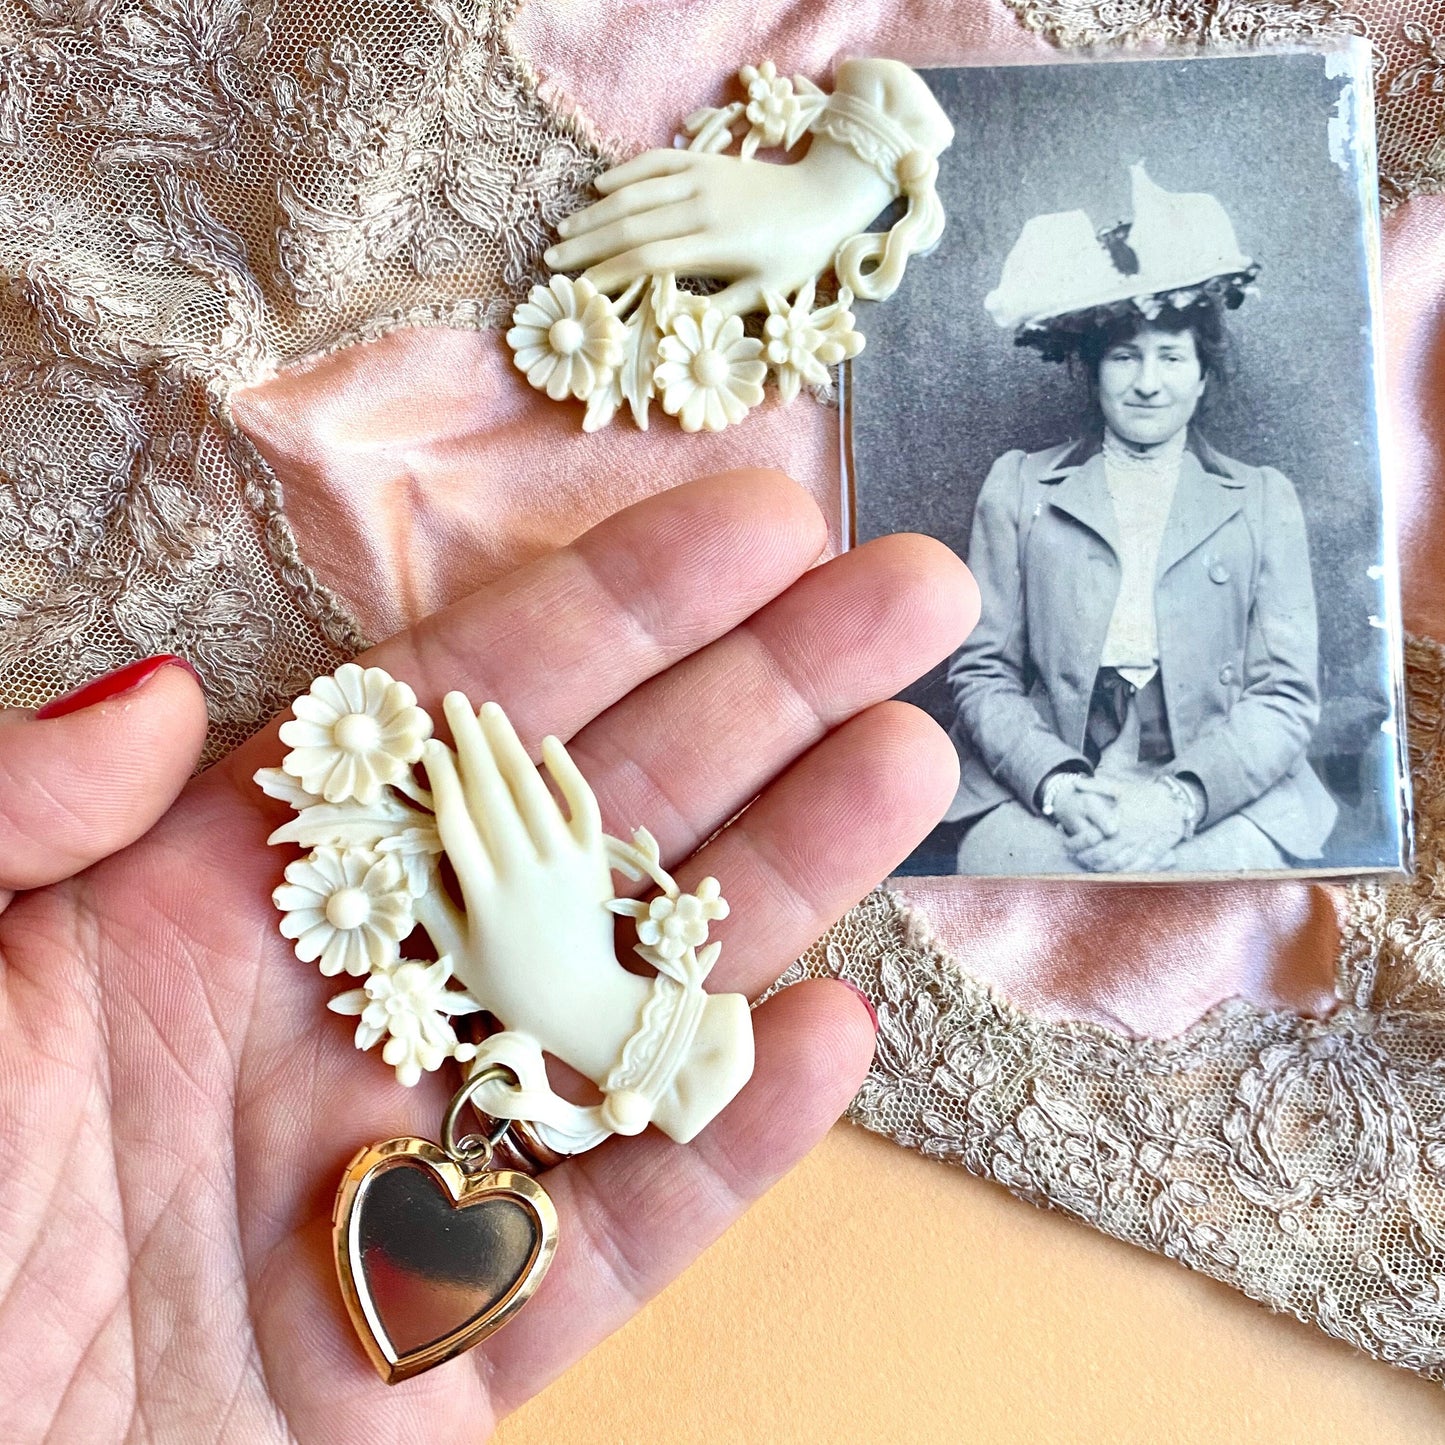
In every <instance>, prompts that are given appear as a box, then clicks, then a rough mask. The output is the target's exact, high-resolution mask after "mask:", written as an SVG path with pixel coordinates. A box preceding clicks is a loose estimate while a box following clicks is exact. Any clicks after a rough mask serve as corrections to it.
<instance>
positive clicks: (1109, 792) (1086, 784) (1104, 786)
mask: <svg viewBox="0 0 1445 1445" xmlns="http://www.w3.org/2000/svg"><path fill="white" fill-rule="evenodd" d="M1075 777H1076V778H1077V781H1076V782H1075V784H1074V787H1075V788H1077V789H1078V790H1079V792H1081V793H1093V794H1095V795H1096V796H1098V797H1101V798H1113V799H1115V800H1116V801H1117V799H1118V797H1119V793H1120V787H1119V784H1118V783H1116V782H1113V781H1111V780H1110V779H1108V778H1101V777H1099V776H1097V775H1096V774H1089V773H1077V774H1075Z"/></svg>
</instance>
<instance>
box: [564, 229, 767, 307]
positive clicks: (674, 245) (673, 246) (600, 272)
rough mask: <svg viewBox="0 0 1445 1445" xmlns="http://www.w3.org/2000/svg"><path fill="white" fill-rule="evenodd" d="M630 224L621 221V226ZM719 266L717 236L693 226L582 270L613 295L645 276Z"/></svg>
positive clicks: (705, 270)
mask: <svg viewBox="0 0 1445 1445" xmlns="http://www.w3.org/2000/svg"><path fill="white" fill-rule="evenodd" d="M649 219H650V218H649ZM628 224H630V223H629V222H627V221H619V222H618V225H619V226H626V225H628ZM567 244H568V245H571V244H572V243H571V242H570V241H569V242H568V243H567ZM579 244H580V243H579ZM715 269H717V270H719V271H720V270H721V268H720V267H719V262H718V258H717V255H716V251H715V241H714V239H713V238H709V237H707V236H705V235H703V234H702V233H701V232H698V231H695V230H693V229H692V228H691V227H690V226H689V227H687V228H685V229H681V230H679V231H678V233H677V234H676V235H673V236H667V237H658V238H657V239H648V240H645V241H643V242H642V244H641V245H637V246H633V247H632V248H631V249H630V250H626V251H621V252H619V253H617V254H615V255H609V256H608V257H607V258H606V259H605V260H602V261H599V262H598V263H597V264H596V265H595V266H589V267H588V268H587V270H585V271H584V272H583V273H582V274H583V275H584V276H585V277H586V278H587V279H588V280H589V281H590V282H591V283H592V284H593V285H594V286H595V287H596V288H597V289H598V290H599V291H601V292H603V293H604V294H605V295H608V296H611V295H612V294H613V293H614V292H616V291H620V290H622V288H623V287H624V286H630V285H631V284H632V282H634V281H636V280H637V279H638V278H639V277H641V276H656V275H659V274H660V273H662V272H665V271H667V272H671V273H672V274H673V275H675V276H700V275H704V274H708V275H711V274H712V273H713V272H714V270H715ZM737 269H739V270H741V269H744V268H742V267H739V268H737Z"/></svg>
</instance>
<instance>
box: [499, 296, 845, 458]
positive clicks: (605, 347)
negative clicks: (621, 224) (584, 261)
mask: <svg viewBox="0 0 1445 1445" xmlns="http://www.w3.org/2000/svg"><path fill="white" fill-rule="evenodd" d="M815 290H816V283H815V282H811V281H810V282H809V283H808V284H807V285H805V286H803V287H802V288H801V289H800V290H799V291H798V293H797V294H796V295H795V296H794V297H793V298H792V300H791V301H790V300H788V298H787V297H785V296H782V295H779V294H778V293H777V292H771V293H769V295H768V297H767V304H768V316H767V319H766V320H765V321H764V323H763V328H762V329H763V335H762V336H761V337H758V336H752V335H749V334H747V331H746V330H745V328H744V325H743V320H742V318H741V317H739V316H732V315H728V314H726V313H724V312H723V311H721V310H719V309H718V308H716V307H714V306H712V305H711V304H710V303H709V302H708V300H707V298H706V297H703V296H694V295H691V294H688V293H686V292H681V291H679V290H678V289H677V287H676V285H675V284H674V282H673V278H672V277H671V276H662V277H654V278H652V280H651V281H650V282H648V283H639V284H637V285H634V286H631V287H629V288H628V290H627V291H626V292H624V293H623V295H622V296H620V297H618V298H617V300H616V301H610V300H609V299H608V298H607V297H605V296H602V295H601V294H599V293H598V291H597V289H596V288H595V287H594V286H593V285H592V283H591V282H590V281H588V280H587V279H586V278H585V277H582V278H579V279H577V280H575V281H573V280H571V279H569V278H568V277H566V276H556V277H553V279H552V281H551V283H550V285H547V286H534V287H533V288H532V292H531V295H530V296H529V297H528V299H527V300H526V301H525V302H523V303H522V305H520V306H519V307H518V308H517V310H516V312H515V313H514V320H515V322H516V324H515V325H514V326H513V327H512V329H511V330H510V331H508V332H507V341H508V344H509V345H510V346H511V347H512V349H513V351H514V353H515V358H514V359H515V361H516V364H517V366H518V368H519V369H520V370H522V371H525V372H526V373H527V380H528V381H529V382H531V384H532V385H533V386H535V387H536V388H537V389H538V390H539V391H545V392H546V393H547V395H548V396H550V397H552V398H553V400H561V399H563V398H564V397H567V396H572V397H575V398H576V399H577V400H579V401H585V402H586V403H587V412H586V415H585V417H584V418H583V422H582V427H583V430H584V431H588V432H592V431H596V430H598V429H599V428H600V427H603V426H606V425H607V423H608V422H610V421H611V420H612V419H613V417H614V416H615V415H616V414H617V411H618V409H619V408H620V407H621V405H622V404H623V402H626V403H627V404H628V406H629V407H630V408H631V412H632V416H633V419H634V420H635V421H636V423H637V425H638V426H639V427H641V428H642V429H643V430H646V428H647V420H648V409H649V407H650V404H651V402H652V401H653V399H654V398H658V397H660V398H661V401H662V409H663V410H664V411H665V412H666V413H667V414H668V415H669V416H675V417H676V418H677V419H678V422H679V424H680V425H681V427H682V429H683V430H684V431H687V432H698V431H722V430H723V428H724V427H728V426H734V425H736V424H737V423H738V422H740V421H741V420H742V419H743V417H745V416H746V415H747V414H748V412H749V411H751V410H752V409H753V407H755V406H757V405H759V403H761V401H762V400H763V383H764V381H765V380H766V378H767V376H768V373H769V372H770V371H771V372H772V374H773V376H774V378H775V379H776V381H777V386H778V395H779V397H780V398H781V399H782V401H783V402H784V403H785V404H786V403H788V402H791V401H792V400H793V399H794V398H795V397H796V396H797V395H798V393H799V391H800V390H801V389H802V388H803V386H804V385H807V386H809V387H814V388H817V389H819V390H822V391H827V390H829V389H830V388H831V386H832V377H831V375H830V372H829V368H830V367H833V366H837V365H838V364H839V363H840V362H843V361H847V360H849V359H851V358H852V357H854V356H857V355H858V353H859V352H860V351H862V349H863V336H862V334H861V333H860V332H859V331H858V329H857V327H856V324H855V319H854V316H853V311H852V309H851V308H852V304H853V297H852V293H851V292H849V291H848V289H847V287H844V288H843V289H842V291H841V292H840V294H839V296H838V299H837V300H836V301H835V302H833V303H832V304H831V305H829V306H824V307H821V308H819V309H818V310H814V309H813V300H814V294H815Z"/></svg>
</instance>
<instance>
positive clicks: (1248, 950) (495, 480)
mask: <svg viewBox="0 0 1445 1445" xmlns="http://www.w3.org/2000/svg"><path fill="white" fill-rule="evenodd" d="M513 38H514V43H515V45H516V48H517V49H518V50H519V51H520V52H521V53H522V54H523V55H525V56H527V57H528V58H529V59H530V60H531V61H532V62H533V64H534V65H535V66H536V68H537V71H538V73H539V75H540V76H541V78H542V79H543V81H544V83H545V84H546V85H547V86H549V87H551V89H552V90H553V92H554V94H555V95H556V96H557V97H558V98H561V99H563V100H565V101H567V102H569V103H572V104H575V105H577V106H579V107H581V108H582V109H583V110H584V111H585V112H586V113H587V114H588V115H589V116H590V117H591V119H592V121H593V122H594V123H595V124H596V126H597V127H598V129H599V131H600V132H601V133H603V134H606V135H608V136H611V137H614V138H616V140H617V141H618V143H619V144H620V146H621V147H623V148H625V149H628V150H630V149H635V148H637V147H640V146H646V145H658V144H666V143H667V141H668V138H669V137H670V135H671V133H672V130H673V128H674V127H675V126H676V124H677V121H678V120H679V119H680V117H681V116H682V115H684V114H686V113H687V111H689V110H691V109H693V108H694V107H696V106H697V105H699V104H704V103H708V102H710V101H712V100H715V99H716V98H717V96H718V95H719V94H720V93H721V90H722V87H723V85H724V83H725V81H726V78H727V76H728V75H729V74H730V73H731V71H732V70H733V69H734V68H735V67H736V65H737V64H739V63H741V62H742V61H743V60H747V59H758V58H763V57H765V56H769V55H771V56H772V57H773V58H774V59H776V60H777V62H778V64H779V68H780V69H781V70H784V71H789V72H791V71H794V70H798V71H802V72H805V73H808V74H813V75H819V76H823V75H826V74H827V73H828V72H829V71H830V70H831V66H832V62H833V60H834V59H835V58H836V57H837V56H839V55H841V54H847V53H858V54H863V53H870V52H871V53H875V54H889V55H896V56H898V57H900V58H902V59H908V60H914V61H924V60H934V61H939V60H947V59H958V58H962V57H967V58H969V59H978V58H980V56H981V55H985V54H986V55H988V56H991V57H998V56H1002V55H1004V54H1005V53H1008V52H1012V53H1014V54H1017V55H1027V54H1028V53H1030V52H1032V51H1039V50H1043V49H1045V48H1046V47H1043V46H1042V44H1041V42H1039V41H1037V40H1036V39H1035V37H1033V36H1031V35H1029V34H1028V33H1027V32H1025V31H1023V30H1022V29H1021V28H1020V27H1019V26H1018V24H1017V22H1016V21H1015V20H1014V18H1013V16H1012V13H1011V12H1010V11H1008V10H1007V9H1006V8H1005V7H1004V6H1003V5H1002V4H998V3H991V4H989V3H973V4H968V5H963V6H955V5H951V4H948V3H946V0H932V3H929V0H906V3H902V4H892V5H888V6H886V7H885V6H884V5H882V4H879V3H874V4H872V5H861V6H856V7H854V6H850V5H847V4H845V3H842V0H826V3H795V4H791V5H781V6H774V7H770V8H769V10H768V14H767V15H760V14H759V13H758V11H757V9H756V8H755V7H754V6H752V5H744V4H727V5H721V6H719V5H715V4H705V3H701V0H697V3H693V4H689V5H684V6H649V5H633V6H626V7H622V6H616V5H607V6H599V5H596V4H583V3H581V0H568V3H565V4H551V5H547V4H542V3H540V0H533V3H531V4H529V5H527V6H524V7H523V9H522V11H521V14H520V16H519V19H518V21H517V23H516V26H515V30H514V36H513ZM639 77H645V78H646V79H645V81H640V80H639ZM962 143H966V137H964V138H962ZM1385 271H1386V281H1387V298H1386V318H1387V336H1388V338H1389V377H1388V380H1389V391H1390V396H1391V407H1390V411H1391V415H1392V417H1393V420H1394V430H1395V431H1396V433H1397V439H1398V445H1397V451H1396V455H1397V458H1398V462H1399V474H1400V477H1401V479H1402V481H1401V488H1400V507H1401V536H1402V553H1403V563H1404V576H1405V581H1406V598H1407V601H1406V609H1405V610H1406V617H1407V620H1408V621H1409V623H1410V625H1411V626H1412V627H1414V628H1416V629H1418V630H1421V631H1425V632H1429V633H1431V634H1433V635H1435V636H1442V635H1445V580H1442V578H1441V576H1440V569H1439V567H1438V565H1437V563H1436V561H1435V559H1436V557H1437V556H1438V548H1439V546H1440V544H1441V540H1442V538H1445V518H1442V517H1441V515H1440V506H1441V503H1440V500H1439V496H1438V485H1437V484H1438V478H1439V474H1440V469H1441V463H1442V456H1445V426H1442V421H1441V414H1442V412H1445V345H1442V339H1441V331H1442V324H1441V322H1442V318H1441V311H1442V298H1445V202H1442V201H1416V202H1413V203H1412V204H1410V205H1409V206H1407V207H1405V208H1404V210H1403V211H1402V212H1401V213H1400V214H1398V215H1397V216H1396V217H1394V218H1392V219H1391V221H1390V222H1389V224H1388V226H1387V239H1386V250H1385ZM232 411H233V416H234V418H235V420H236V422H237V424H238V425H239V426H240V427H241V429H242V430H243V431H244V432H245V433H246V434H247V435H248V436H250V437H251V439H252V440H253V441H254V442H255V444H256V446H257V447H258V448H259V449H260V451H261V452H262V454H263V455H264V456H265V457H266V459H267V460H268V461H269V463H270V464H271V466H272V467H273V468H274V469H275V471H276V474H277V476H278V477H279V479H280V481H281V483H282V486H283V488H284V494H285V504H286V509H287V513H288V515H289V517H290V519H291V522H292V525H293V527H294V528H295V531H296V534H297V538H298V540H299V543H300V547H301V551H302V554H303V556H304V557H305V558H306V560H307V561H308V562H309V563H310V564H311V566H312V567H314V568H315V570H316V572H317V573H318V575H319V576H320V577H321V578H322V580H323V581H325V582H326V583H327V584H328V585H330V586H331V587H332V588H334V589H335V590H336V591H337V592H339V593H340V594H341V595H342V596H343V597H344V598H345V599H346V600H347V602H348V603H349V604H350V605H351V606H352V608H353V609H354V611H355V613H356V615H357V617H358V618H359V620H360V622H361V624H362V626H363V628H364V629H365V630H366V631H367V632H368V633H369V634H370V635H371V636H373V637H377V638H379V637H382V636H385V635H387V634H388V633H390V632H393V631H395V630H396V629H397V628H399V627H402V626H404V625H406V624H407V623H409V622H411V621H414V620H415V619H417V618H419V617H422V616H425V615H426V614H427V613H429V612H431V611H434V610H435V609H437V608H438V607H441V606H443V605H444V604H446V603H448V602H451V601H453V600H455V599H456V598H457V597H460V596H462V595H465V594H466V593H467V592H469V591H471V590H473V589H474V588H476V587H477V586H480V585H482V584H483V583H485V582H486V581H488V580H489V579H490V578H493V577H495V576H497V575H499V574H500V573H502V572H505V571H506V570H508V569H509V568H511V567H513V566H516V565H517V564H519V563H521V562H524V561H526V560H528V559H529V558H531V557H535V556H537V555H538V554H540V553H542V552H545V551H547V550H548V549H550V548H553V547H556V546H558V545H560V544H562V543H565V542H567V541H569V540H570V539H571V538H573V537H574V536H576V535H577V534H578V533H580V532H582V531H583V530H585V529H586V528H587V527H589V526H591V525H592V524H593V523H594V522H596V521H598V520H600V519H601V518H602V517H604V516H606V515H608V514H609V513H611V512H613V511H615V510H617V509H619V508H621V507H624V506H626V505H628V504H629V503H631V502H634V501H636V500H638V499H640V498H641V497H644V496H646V495H649V494H651V493H654V492H656V491H659V490H662V489H663V488H665V487H668V486H671V485H674V484H676V483H677V482H680V481H683V480H685V479H687V478H689V477H692V476H696V475H699V474H703V473H707V472H714V471H719V470H723V469H726V468H728V467H734V466H740V465H758V466H774V467H778V468H780V469H782V470H785V471H787V472H789V473H790V474H791V475H793V476H794V477H796V478H797V479H798V480H799V481H800V482H802V483H803V484H804V485H806V486H807V487H809V489H810V490H811V491H812V493H813V495H814V496H815V497H816V498H817V499H818V501H819V503H820V505H821V506H822V507H823V509H824V513H825V515H826V516H827V517H828V518H829V520H830V527H831V530H832V534H833V540H834V544H835V545H836V543H837V528H838V516H839V486H838V439H837V425H838V418H837V413H836V412H835V411H833V410H831V409H829V408H826V407H821V406H818V405H816V404H814V403H812V402H811V401H809V400H807V399H806V398H805V399H800V400H799V401H798V402H797V403H796V404H795V405H794V406H793V407H791V408H790V409H787V410H786V411H785V410H784V409H782V408H780V407H778V406H777V405H776V403H772V404H770V405H768V406H766V407H765V408H764V409H763V410H762V411H761V412H759V413H758V414H756V415H754V416H751V417H749V418H748V419H747V421H746V422H745V423H744V424H743V425H742V426H740V427H737V428H731V429H729V430H728V431H726V432H723V433H721V434H720V435H716V436H687V435H685V434H683V433H682V432H681V431H680V430H678V428H677V427H676V425H675V424H674V423H673V422H672V421H671V419H670V418H666V417H659V418H658V420H657V422H656V424H655V426H654V428H653V430H652V431H650V432H648V433H641V432H638V431H636V430H635V429H634V428H632V427H631V426H630V425H628V424H627V423H626V422H618V423H614V424H613V426H611V427H609V428H607V429H606V430H604V431H603V432H601V433H598V434H595V435H593V436H586V435H584V434H583V433H582V431H581V429H580V421H581V409H580V407H574V406H570V405H566V406H564V405H558V404H556V403H553V402H550V401H547V400H546V399H545V398H544V397H542V396H540V395H539V394H537V393H536V392H533V391H532V390H530V389H529V388H528V387H527V385H526V383H525V381H524V380H523V378H522V377H521V375H520V374H519V373H518V372H517V371H516V370H515V369H514V368H513V367H512V365H511V358H510V353H509V352H508V351H507V349H506V347H505V344H504V342H503V340H502V338H501V337H500V335H497V334H495V333H483V334H474V333H469V332H459V331H451V330H445V329H428V330H415V331H403V332H398V333H395V334H393V335H391V336H390V337H388V338H386V339H385V340H382V341H379V342H375V343H370V344H367V345H364V346H356V347H352V348H350V349H348V350H345V351H342V352H339V353H337V354H335V355H333V356H330V357H327V358H325V359H323V360H321V361H318V362H316V363H314V364H310V365H307V366H304V367H298V368H294V369H292V370H290V371H288V372H286V373H283V374H282V375H281V376H279V377H277V378H275V379H274V380H272V381H269V382H266V383H265V384H263V385H260V386H256V387H252V388H249V389H246V390H244V391H241V392H238V393H236V394H235V396H234V397H233V402H232ZM906 896H907V897H908V898H909V899H910V900H911V901H912V902H913V903H914V904H915V905H917V906H918V907H919V908H920V909H921V911H922V912H923V913H924V915H925V916H926V918H927V919H928V922H929V924H930V925H931V927H932V929H933V931H934V933H935V934H936V935H937V937H938V938H939V940H940V942H942V943H943V944H944V945H945V946H946V947H947V948H949V949H950V950H951V951H952V952H954V953H955V954H956V955H957V956H958V958H959V959H960V961H961V962H962V964H963V965H964V966H965V967H966V968H968V969H969V970H970V971H972V972H973V973H975V974H976V975H978V976H980V977H983V978H986V979H989V980H990V981H992V982H994V983H995V984H996V985H997V986H998V987H999V988H1000V989H1002V990H1003V991H1004V992H1005V993H1007V994H1008V995H1009V996H1010V997H1012V998H1013V999H1015V1000H1016V1001H1017V1002H1018V1003H1020V1004H1022V1005H1024V1006H1025V1007H1027V1008H1030V1009H1032V1010H1033V1011H1035V1012H1036V1013H1038V1014H1041V1015H1043V1016H1045V1017H1049V1018H1086V1019H1092V1020H1094V1021H1096V1022H1099V1023H1102V1024H1105V1025H1108V1026H1111V1027H1115V1028H1118V1029H1120V1030H1122V1031H1124V1032H1126V1033H1131V1034H1137V1035H1155V1036H1168V1035H1172V1034H1174V1033H1177V1032H1178V1031H1179V1030H1181V1029H1183V1028H1185V1027H1187V1026H1188V1025H1189V1024H1190V1023H1192V1022H1193V1021H1194V1020H1196V1019H1197V1018H1199V1017H1200V1016H1201V1015H1202V1014H1203V1013H1205V1012H1207V1010H1208V1009H1209V1008H1210V1007H1211V1006H1213V1005H1214V1004H1216V1003H1218V1002H1220V1001H1222V1000H1224V999H1228V998H1231V997H1234V996H1240V997H1244V998H1247V999H1250V1000H1252V1001H1254V1002H1256V1003H1258V1004H1260V1005H1262V1006H1265V1007H1270V1008H1274V1007H1279V1008H1296V1009H1300V1010H1302V1011H1304V1012H1307V1013H1322V1012H1326V1011H1328V1010H1329V1009H1330V1008H1331V1007H1332V1006H1333V1005H1334V1003H1335V995H1334V991H1333V983H1334V963H1335V954H1336V948H1337V943H1338V931H1339V925H1338V920H1337V916H1336V908H1337V901H1338V896H1339V895H1338V893H1337V892H1335V891H1333V890H1330V889H1326V888H1323V887H1319V886H1316V885H1310V884H1304V883H1281V884H1254V885H1249V884H1240V885H1226V886H1214V887H1181V888H1173V887H1167V886H1164V887H1154V888H1122V887H1116V886H1113V885H1108V884H1104V885H1078V884H1076V885H1068V884H1063V885H1059V884H1047V885H1046V884H1036V885H1028V884H1017V883H1010V884H1006V885H1004V884H996V885H985V884H978V883H974V882H971V881H969V880H966V879H938V880H910V881H909V883H908V884H907V887H906Z"/></svg>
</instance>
